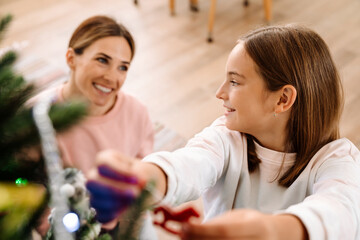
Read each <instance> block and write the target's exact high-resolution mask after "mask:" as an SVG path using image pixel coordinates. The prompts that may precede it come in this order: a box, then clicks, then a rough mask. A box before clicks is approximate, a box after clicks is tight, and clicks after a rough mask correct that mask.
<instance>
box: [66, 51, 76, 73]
mask: <svg viewBox="0 0 360 240" xmlns="http://www.w3.org/2000/svg"><path fill="white" fill-rule="evenodd" d="M66 63H67V65H68V66H69V68H70V69H71V70H74V68H75V51H74V49H72V48H68V50H67V51H66Z"/></svg>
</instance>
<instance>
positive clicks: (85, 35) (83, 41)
mask: <svg viewBox="0 0 360 240" xmlns="http://www.w3.org/2000/svg"><path fill="white" fill-rule="evenodd" d="M111 36H119V37H124V38H125V39H126V41H127V42H128V44H129V46H130V49H131V59H132V58H133V57H134V54H135V42H134V39H133V37H132V35H131V34H130V32H129V31H128V30H127V29H126V28H125V27H124V26H123V25H122V24H120V23H117V22H116V21H115V20H114V19H112V18H110V17H107V16H100V15H99V16H93V17H90V18H88V19H86V20H85V21H83V22H82V23H81V24H80V25H79V26H78V27H77V28H76V30H75V31H74V33H73V34H72V36H71V38H70V41H69V47H71V48H73V49H74V51H75V53H76V54H79V55H81V54H82V53H83V51H84V50H85V48H87V47H88V46H90V45H91V44H92V43H93V42H95V41H96V40H99V39H101V38H104V37H111Z"/></svg>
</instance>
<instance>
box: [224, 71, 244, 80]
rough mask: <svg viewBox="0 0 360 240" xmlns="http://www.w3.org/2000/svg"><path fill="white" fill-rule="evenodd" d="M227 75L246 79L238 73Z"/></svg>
mask: <svg viewBox="0 0 360 240" xmlns="http://www.w3.org/2000/svg"><path fill="white" fill-rule="evenodd" d="M228 75H229V76H237V77H240V78H243V79H246V77H245V76H244V75H243V74H239V73H237V72H233V71H230V72H228Z"/></svg>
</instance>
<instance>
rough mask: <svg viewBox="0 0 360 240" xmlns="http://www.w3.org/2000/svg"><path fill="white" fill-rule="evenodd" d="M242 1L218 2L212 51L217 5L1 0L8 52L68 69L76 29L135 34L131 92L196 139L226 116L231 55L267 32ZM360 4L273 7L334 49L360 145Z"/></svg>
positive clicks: (276, 19)
mask: <svg viewBox="0 0 360 240" xmlns="http://www.w3.org/2000/svg"><path fill="white" fill-rule="evenodd" d="M241 3H242V2H241V0H218V3H217V11H216V18H215V28H214V37H215V41H214V42H213V43H211V44H208V43H207V42H206V41H205V39H206V36H207V19H208V10H209V4H210V1H205V0H200V1H199V7H200V12H198V13H194V12H190V11H189V6H188V1H186V0H182V1H180V0H178V1H176V15H175V16H173V17H171V16H170V14H169V8H168V1H167V0H151V1H148V0H139V5H138V6H135V5H134V4H133V1H132V0H104V1H98V0H31V1H29V0H0V14H2V15H3V14H5V13H12V14H13V15H14V17H15V19H14V21H13V23H12V25H11V27H10V28H9V30H8V32H7V34H6V36H5V39H4V40H3V41H2V43H1V47H3V48H4V47H6V46H10V45H12V44H14V43H16V44H17V45H21V46H23V45H26V46H25V47H24V48H23V49H22V50H21V53H22V55H23V57H26V56H31V57H38V58H40V59H43V60H45V61H47V62H49V63H50V64H52V65H54V66H56V67H59V68H62V69H67V67H66V65H65V57H64V54H65V51H66V46H67V43H68V40H69V38H70V35H71V33H72V31H73V30H74V29H75V27H76V26H77V25H78V24H79V23H80V22H81V21H82V20H84V19H85V18H87V17H89V16H91V15H94V14H106V15H110V16H112V17H115V18H116V19H118V20H119V21H121V22H123V23H124V24H125V25H126V26H127V27H128V28H129V29H130V31H131V32H132V33H133V35H134V37H135V40H136V43H137V52H136V56H135V59H134V61H133V63H132V66H131V68H130V72H129V75H128V79H127V82H126V84H125V86H124V89H125V90H126V91H128V92H130V93H132V94H134V95H136V96H137V97H138V98H139V99H140V100H141V101H143V102H144V103H146V105H147V106H148V108H149V111H150V114H151V117H152V118H153V120H154V121H159V122H162V123H163V124H165V125H166V126H167V127H170V128H172V129H174V130H175V131H177V132H178V133H179V134H181V135H182V136H184V137H185V138H186V139H188V138H190V137H192V136H193V135H194V134H195V133H197V132H199V131H200V130H201V129H203V128H204V127H205V126H207V125H209V124H210V123H211V122H212V121H213V120H214V119H215V118H216V117H218V116H220V115H222V113H223V111H224V110H223V108H222V102H221V101H219V100H217V99H216V98H215V91H216V89H217V87H218V86H219V85H220V83H221V81H222V80H223V78H224V67H225V62H226V59H227V56H228V54H229V52H230V50H231V49H232V47H233V46H234V43H235V41H236V39H237V38H238V36H240V35H241V34H243V33H245V32H247V31H248V30H250V29H253V28H256V27H258V26H261V25H264V13H263V9H262V8H263V6H262V1H261V0H251V1H250V6H249V7H247V8H244V7H243V5H242V4H241ZM359 12H360V1H359V0H341V1H339V0H302V1H298V0H274V1H273V22H272V24H282V23H290V22H298V23H303V24H305V25H307V26H309V27H312V28H313V29H315V30H316V31H317V32H319V33H320V34H321V36H322V37H323V38H324V39H325V41H326V42H327V43H328V45H329V46H330V49H331V51H332V54H333V56H334V59H335V61H336V63H337V65H338V67H339V70H340V73H341V76H342V79H343V82H344V87H345V92H346V105H345V110H344V114H343V118H342V122H341V131H342V135H343V136H344V137H348V138H349V139H351V140H352V141H353V142H355V143H356V144H357V146H360V111H359V110H360V109H359V108H360V107H359V106H360V14H359Z"/></svg>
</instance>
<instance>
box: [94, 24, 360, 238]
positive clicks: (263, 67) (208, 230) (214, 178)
mask: <svg viewBox="0 0 360 240" xmlns="http://www.w3.org/2000/svg"><path fill="white" fill-rule="evenodd" d="M216 96H217V98H219V99H221V100H222V101H223V102H224V108H225V114H224V115H225V116H223V117H220V118H219V119H217V120H215V122H214V123H213V124H212V125H211V126H210V127H208V128H205V129H204V130H203V131H202V132H201V133H199V134H197V135H196V136H195V137H194V138H193V139H191V140H190V141H189V142H188V144H187V146H186V147H185V148H182V149H179V150H177V151H175V152H172V153H169V152H159V153H154V154H151V155H149V156H147V157H146V158H145V159H144V160H143V161H142V162H134V161H131V158H129V157H127V156H125V155H123V154H120V153H117V152H115V151H105V152H102V153H100V154H99V155H98V156H97V165H98V168H97V169H96V168H94V169H93V171H92V172H91V174H90V179H91V180H90V181H89V182H88V184H87V187H88V189H89V191H90V192H91V194H92V200H91V202H92V205H93V206H94V207H95V208H96V209H97V210H98V215H99V216H100V218H101V219H102V220H103V221H109V220H111V219H112V218H113V217H114V216H117V215H119V214H120V213H121V212H122V211H123V209H125V208H126V207H127V206H128V205H129V201H124V200H125V199H126V200H128V198H129V195H132V197H135V196H136V195H137V194H138V192H139V190H140V188H141V187H140V186H143V183H142V182H143V181H149V180H154V181H155V182H156V186H157V193H156V194H155V196H160V198H161V199H160V200H161V202H160V203H161V204H172V205H177V204H180V203H183V202H186V201H190V200H193V199H196V198H198V197H199V196H200V195H203V200H204V210H205V219H204V220H205V223H203V224H194V223H193V224H191V223H190V224H184V225H183V229H182V234H183V238H184V239H292V240H296V239H299V240H300V239H312V240H325V239H327V240H330V239H334V240H335V239H348V240H356V239H360V174H359V173H360V154H359V150H358V149H357V148H356V147H355V146H354V145H353V144H352V143H351V142H350V141H349V140H348V139H345V138H339V119H340V114H341V110H342V106H343V99H342V97H343V96H342V86H341V82H340V79H339V75H338V72H337V70H336V68H335V65H334V63H333V60H332V58H331V56H330V53H329V49H328V47H327V46H326V44H325V42H324V41H323V40H322V39H321V37H320V36H319V35H318V34H316V33H315V32H313V31H312V30H310V29H307V28H304V27H300V26H296V25H287V26H273V27H265V28H261V29H258V30H255V31H253V32H250V33H248V34H247V35H245V36H244V37H242V38H241V39H240V40H239V41H238V43H237V44H236V46H235V47H234V49H233V50H232V51H231V53H230V55H229V58H228V61H227V64H226V78H225V81H224V82H223V84H222V85H221V86H220V88H219V89H218V91H217V93H216ZM110 168H112V169H114V170H115V171H116V172H112V173H111V174H109V171H108V170H109V169H110ZM104 169H105V170H106V171H104ZM139 183H141V184H139ZM100 189H101V190H100ZM130 193H131V194H130ZM158 200H159V199H156V198H154V202H156V201H158ZM105 201H107V202H105ZM115 213H116V214H117V215H116V214H115ZM335 219H336V221H335Z"/></svg>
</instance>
